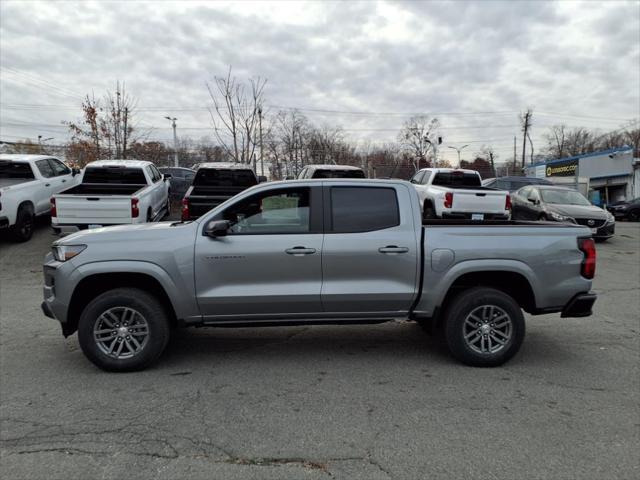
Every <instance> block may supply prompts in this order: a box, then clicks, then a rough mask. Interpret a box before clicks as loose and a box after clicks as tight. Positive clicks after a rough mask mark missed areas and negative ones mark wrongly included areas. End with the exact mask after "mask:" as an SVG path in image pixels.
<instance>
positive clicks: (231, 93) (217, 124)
mask: <svg viewBox="0 0 640 480" xmlns="http://www.w3.org/2000/svg"><path fill="white" fill-rule="evenodd" d="M266 83H267V80H266V79H264V78H260V77H257V78H251V79H249V85H248V88H247V86H246V85H245V84H244V83H241V82H239V81H238V80H237V79H236V77H234V76H232V75H231V67H229V71H228V72H227V76H226V77H214V81H213V84H210V83H207V90H208V91H209V96H210V97H211V100H212V102H213V108H210V109H209V113H210V115H211V121H212V122H213V131H214V135H215V137H216V139H217V141H218V143H219V144H220V145H221V146H222V147H223V148H224V149H225V151H226V153H227V155H228V156H229V157H231V158H232V160H233V161H234V162H238V163H247V164H250V163H253V167H254V168H255V163H256V157H255V152H256V147H257V145H258V140H259V138H258V137H259V135H258V122H259V111H260V110H261V109H262V108H263V103H264V88H265V85H266Z"/></svg>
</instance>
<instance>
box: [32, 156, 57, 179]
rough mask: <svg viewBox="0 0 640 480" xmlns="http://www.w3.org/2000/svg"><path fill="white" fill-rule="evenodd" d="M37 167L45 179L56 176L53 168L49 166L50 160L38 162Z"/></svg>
mask: <svg viewBox="0 0 640 480" xmlns="http://www.w3.org/2000/svg"><path fill="white" fill-rule="evenodd" d="M36 167H38V171H39V172H40V175H42V176H43V177H44V178H51V177H54V176H55V173H54V172H53V168H51V165H50V164H49V160H38V161H37V162H36Z"/></svg>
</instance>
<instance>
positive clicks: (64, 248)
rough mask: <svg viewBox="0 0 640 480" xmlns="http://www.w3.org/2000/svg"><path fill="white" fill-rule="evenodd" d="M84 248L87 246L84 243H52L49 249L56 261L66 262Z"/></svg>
mask: <svg viewBox="0 0 640 480" xmlns="http://www.w3.org/2000/svg"><path fill="white" fill-rule="evenodd" d="M85 248H87V246H86V245H54V246H53V247H51V251H52V252H53V258H55V259H56V260H57V261H59V262H66V261H67V260H71V259H72V258H73V257H75V256H76V255H79V254H80V252H82V251H83V250H84V249H85Z"/></svg>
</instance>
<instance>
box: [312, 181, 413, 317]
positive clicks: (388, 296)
mask: <svg viewBox="0 0 640 480" xmlns="http://www.w3.org/2000/svg"><path fill="white" fill-rule="evenodd" d="M410 193H411V194H415V192H413V191H411V192H410V191H409V189H408V188H407V187H405V186H404V185H392V184H389V185H384V186H380V185H375V186H374V185H372V184H369V185H362V186H353V185H349V186H346V185H345V186H341V185H340V184H339V183H337V182H335V183H326V184H325V187H324V211H325V216H324V225H325V239H324V245H323V251H322V276H323V281H322V305H323V308H324V311H325V312H327V313H331V314H341V313H344V314H356V315H357V316H363V317H365V316H372V315H373V316H389V317H393V316H395V315H401V314H403V313H406V312H407V311H408V310H409V308H410V306H411V303H412V301H413V299H414V296H415V294H416V285H417V283H418V282H417V279H418V275H419V271H420V270H419V268H418V267H419V262H420V261H421V259H420V250H419V240H420V239H419V238H417V235H416V232H417V231H418V229H417V227H416V226H415V225H414V213H413V212H412V210H411V201H410V198H409V194H410ZM401 206H402V208H401Z"/></svg>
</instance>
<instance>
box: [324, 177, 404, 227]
mask: <svg viewBox="0 0 640 480" xmlns="http://www.w3.org/2000/svg"><path fill="white" fill-rule="evenodd" d="M331 225H332V231H333V232H336V233H354V232H370V231H372V230H382V229H384V228H389V227H395V226H397V225H400V212H399V210H398V201H397V199H396V191H395V190H394V189H393V188H375V187H331Z"/></svg>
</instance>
